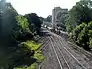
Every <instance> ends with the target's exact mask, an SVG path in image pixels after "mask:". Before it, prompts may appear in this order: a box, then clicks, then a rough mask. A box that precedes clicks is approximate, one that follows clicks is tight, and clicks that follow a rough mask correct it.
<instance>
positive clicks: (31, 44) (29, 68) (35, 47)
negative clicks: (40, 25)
mask: <svg viewBox="0 0 92 69" xmlns="http://www.w3.org/2000/svg"><path fill="white" fill-rule="evenodd" d="M22 44H24V45H25V46H26V47H28V49H31V50H34V51H35V53H34V55H33V56H32V57H33V58H35V59H37V61H36V62H34V63H33V64H31V65H30V66H26V65H25V66H23V67H16V68H14V69H35V68H36V66H38V65H39V64H38V63H41V62H42V61H43V60H44V56H43V55H42V54H41V51H39V50H38V48H39V47H40V46H41V43H40V44H36V43H35V42H34V41H31V40H30V41H26V42H22Z"/></svg>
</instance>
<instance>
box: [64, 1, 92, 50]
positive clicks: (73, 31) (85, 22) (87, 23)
mask: <svg viewBox="0 0 92 69" xmlns="http://www.w3.org/2000/svg"><path fill="white" fill-rule="evenodd" d="M66 29H67V32H68V33H69V36H70V37H71V38H72V39H73V41H74V42H76V44H78V45H79V46H82V47H83V48H85V49H86V50H90V49H92V1H91V0H80V1H79V2H77V3H76V5H75V6H73V8H72V9H70V11H69V12H68V17H67V19H66Z"/></svg>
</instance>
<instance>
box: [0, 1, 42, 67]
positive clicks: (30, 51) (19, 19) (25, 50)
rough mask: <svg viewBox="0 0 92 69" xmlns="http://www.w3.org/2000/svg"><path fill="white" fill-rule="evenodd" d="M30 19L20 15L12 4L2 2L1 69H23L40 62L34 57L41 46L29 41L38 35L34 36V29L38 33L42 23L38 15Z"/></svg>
mask: <svg viewBox="0 0 92 69" xmlns="http://www.w3.org/2000/svg"><path fill="white" fill-rule="evenodd" d="M30 17H31V20H30V19H28V18H26V17H25V16H22V15H19V14H18V13H17V11H16V10H15V9H14V8H13V7H12V5H11V4H10V3H7V2H6V1H5V0H0V52H1V54H0V68H1V69H13V68H14V67H16V66H20V67H21V66H23V65H28V66H30V65H31V64H33V63H34V62H36V61H37V60H38V59H36V58H34V57H33V56H34V54H35V50H36V49H37V48H38V47H40V44H39V45H36V44H35V43H32V42H30V41H27V40H30V39H33V37H34V36H36V35H37V34H36V35H34V34H33V33H34V32H32V30H33V28H34V29H35V31H38V30H39V29H40V27H41V22H40V20H39V17H38V16H37V15H36V14H32V15H31V16H30ZM29 20H30V22H29ZM31 23H33V24H34V25H35V27H34V26H33V28H32V26H31ZM30 28H31V29H30ZM39 31H40V30H39ZM22 41H23V42H24V43H25V44H24V43H22ZM26 41H27V42H26Z"/></svg>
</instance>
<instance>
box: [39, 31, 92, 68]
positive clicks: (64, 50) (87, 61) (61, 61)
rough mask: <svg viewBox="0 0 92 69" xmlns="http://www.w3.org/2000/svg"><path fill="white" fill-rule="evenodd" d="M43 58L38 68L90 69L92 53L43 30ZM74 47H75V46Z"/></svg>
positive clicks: (91, 66)
mask: <svg viewBox="0 0 92 69" xmlns="http://www.w3.org/2000/svg"><path fill="white" fill-rule="evenodd" d="M43 32H44V33H43V35H44V36H43V37H44V44H43V46H42V52H43V55H44V56H45V60H44V61H43V62H42V63H41V65H40V66H39V69H92V58H91V57H92V54H91V53H89V52H87V51H85V50H83V49H81V48H78V47H77V46H76V45H73V44H71V43H69V41H67V40H66V39H65V38H63V37H62V36H59V35H57V34H55V33H52V32H50V31H48V30H44V31H43ZM75 47H76V48H75Z"/></svg>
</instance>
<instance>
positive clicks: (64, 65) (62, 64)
mask: <svg viewBox="0 0 92 69" xmlns="http://www.w3.org/2000/svg"><path fill="white" fill-rule="evenodd" d="M49 39H50V42H51V46H52V49H53V51H54V53H55V55H56V57H57V60H58V63H59V66H60V69H71V68H70V66H69V64H68V62H67V61H66V59H65V58H64V56H63V54H62V53H61V51H60V49H59V48H55V45H56V44H54V43H53V42H54V40H53V39H52V38H51V37H49Z"/></svg>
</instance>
